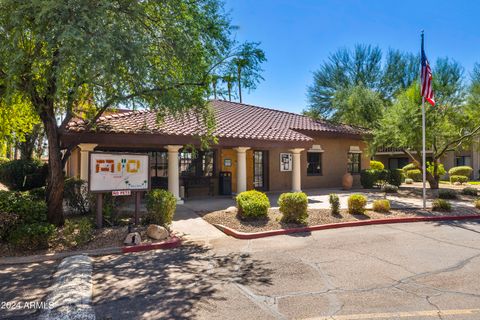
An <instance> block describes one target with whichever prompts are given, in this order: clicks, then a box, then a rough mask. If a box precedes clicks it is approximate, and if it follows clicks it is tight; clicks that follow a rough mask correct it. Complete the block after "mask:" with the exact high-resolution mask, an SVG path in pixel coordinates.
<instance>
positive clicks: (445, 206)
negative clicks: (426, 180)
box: [432, 199, 452, 211]
mask: <svg viewBox="0 0 480 320" xmlns="http://www.w3.org/2000/svg"><path fill="white" fill-rule="evenodd" d="M432 210H434V211H450V210H452V205H451V204H450V202H448V201H447V200H445V199H435V200H433V202H432Z"/></svg>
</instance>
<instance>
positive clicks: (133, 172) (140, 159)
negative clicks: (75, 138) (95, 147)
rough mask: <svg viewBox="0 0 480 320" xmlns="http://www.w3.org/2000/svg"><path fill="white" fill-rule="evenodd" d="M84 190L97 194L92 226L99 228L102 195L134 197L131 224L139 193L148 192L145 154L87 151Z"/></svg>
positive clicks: (147, 165)
mask: <svg viewBox="0 0 480 320" xmlns="http://www.w3.org/2000/svg"><path fill="white" fill-rule="evenodd" d="M88 168H89V170H88V171H89V179H88V189H89V191H90V192H92V193H97V208H96V209H97V212H96V224H97V227H99V228H101V227H102V225H103V216H102V208H103V193H107V192H108V193H109V192H111V193H112V196H129V195H131V194H132V192H133V194H134V201H135V217H134V220H135V224H138V221H139V211H140V200H141V192H142V191H148V190H150V163H149V157H148V155H147V154H136V153H107V152H90V156H89V166H88Z"/></svg>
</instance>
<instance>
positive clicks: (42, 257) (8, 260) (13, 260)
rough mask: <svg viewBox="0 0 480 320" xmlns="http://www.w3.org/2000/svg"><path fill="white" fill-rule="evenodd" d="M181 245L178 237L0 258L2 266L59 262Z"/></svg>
mask: <svg viewBox="0 0 480 320" xmlns="http://www.w3.org/2000/svg"><path fill="white" fill-rule="evenodd" d="M181 244H182V239H181V238H179V237H177V236H172V237H171V238H170V239H168V240H166V241H163V242H156V243H147V244H139V245H136V246H129V247H110V248H101V249H92V250H83V251H68V252H59V253H53V254H39V255H33V256H19V257H3V258H0V266H1V265H15V264H25V263H37V262H44V261H50V260H58V259H63V258H66V257H70V256H76V255H85V256H91V257H94V256H106V255H110V254H123V253H129V252H140V251H148V250H157V249H172V248H176V247H178V246H179V245H181Z"/></svg>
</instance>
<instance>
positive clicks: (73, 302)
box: [38, 255, 95, 320]
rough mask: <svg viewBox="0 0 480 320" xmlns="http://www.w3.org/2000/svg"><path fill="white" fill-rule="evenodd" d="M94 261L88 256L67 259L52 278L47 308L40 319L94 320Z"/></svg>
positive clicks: (43, 310)
mask: <svg viewBox="0 0 480 320" xmlns="http://www.w3.org/2000/svg"><path fill="white" fill-rule="evenodd" d="M92 271H93V266H92V258H90V257H87V256H85V255H76V256H71V257H67V258H65V259H63V260H62V262H61V263H60V264H59V265H58V269H57V272H55V274H54V275H53V285H52V287H51V288H50V294H49V295H48V296H47V298H46V300H45V302H46V306H47V308H46V309H42V312H41V313H40V315H39V317H38V319H40V320H52V319H55V320H57V319H58V320H60V319H75V320H77V319H78V320H94V319H95V311H94V310H93V307H92V295H93V283H92Z"/></svg>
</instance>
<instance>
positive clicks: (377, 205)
mask: <svg viewBox="0 0 480 320" xmlns="http://www.w3.org/2000/svg"><path fill="white" fill-rule="evenodd" d="M372 208H373V211H376V212H389V211H390V201H388V200H386V199H383V200H375V201H373V204H372Z"/></svg>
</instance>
